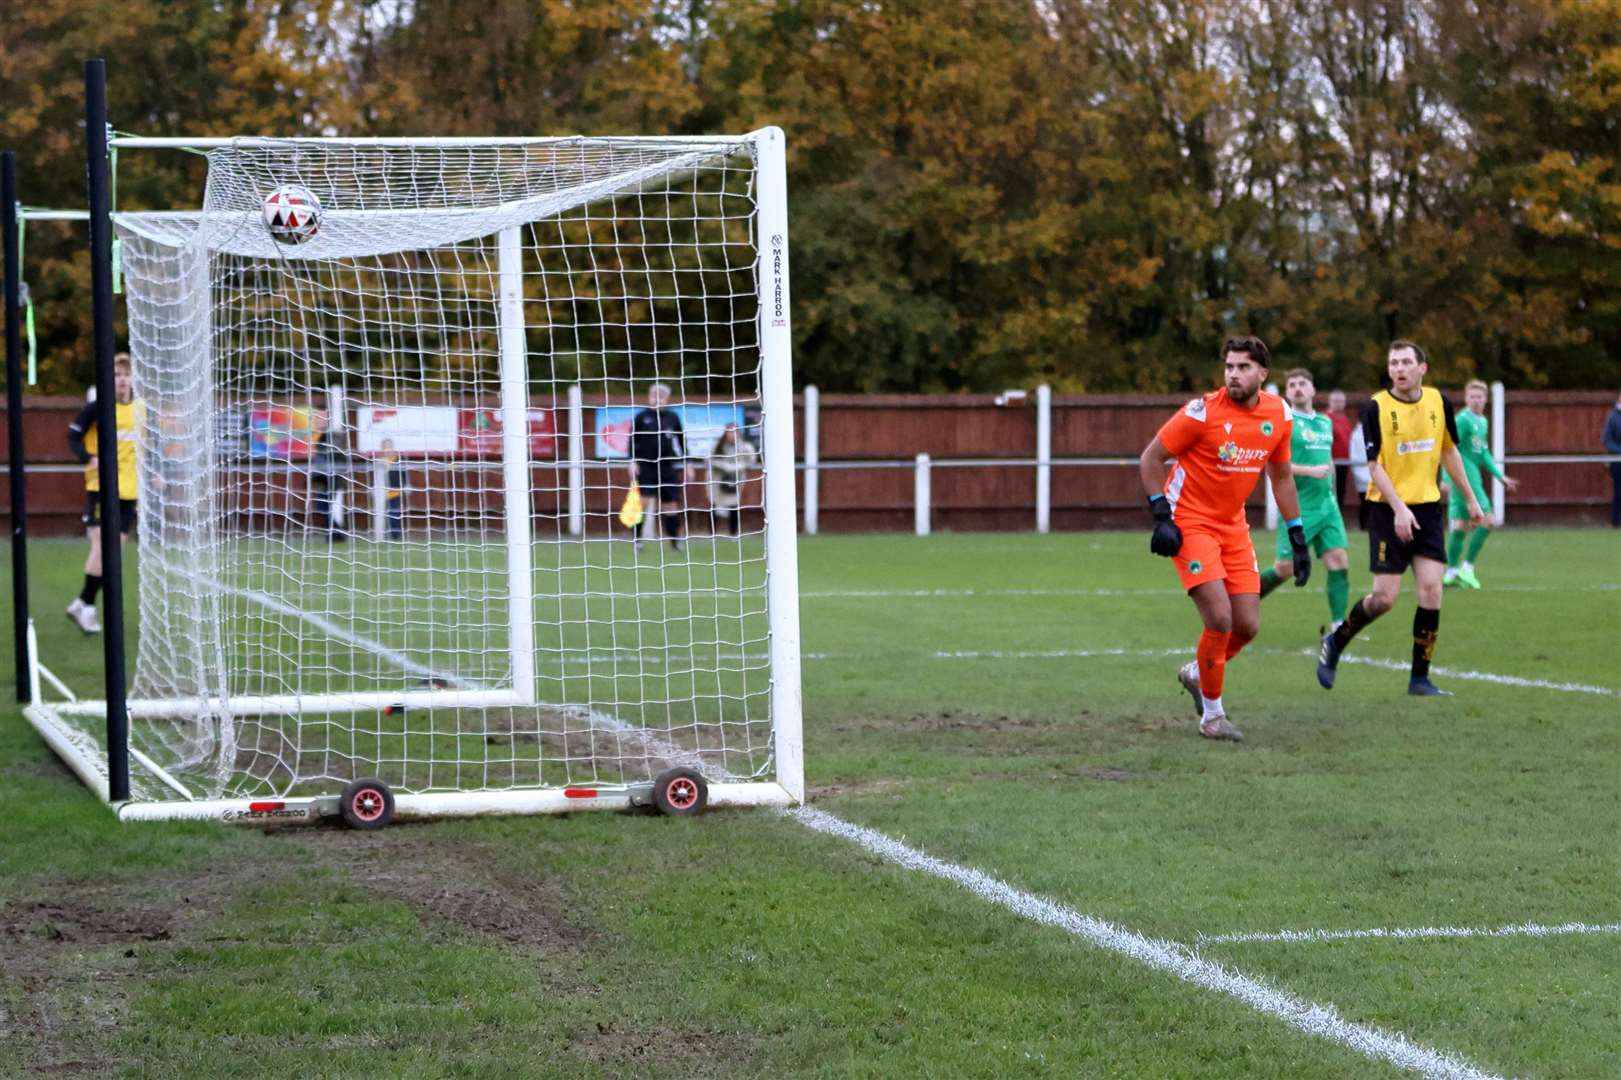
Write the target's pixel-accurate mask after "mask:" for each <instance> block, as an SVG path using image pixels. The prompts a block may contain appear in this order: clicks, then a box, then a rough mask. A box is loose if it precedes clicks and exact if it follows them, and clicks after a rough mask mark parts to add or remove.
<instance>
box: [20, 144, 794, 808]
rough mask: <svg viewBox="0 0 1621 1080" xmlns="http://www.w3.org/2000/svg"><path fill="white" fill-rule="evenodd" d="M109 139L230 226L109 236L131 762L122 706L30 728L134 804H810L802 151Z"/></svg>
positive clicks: (207, 215)
mask: <svg viewBox="0 0 1621 1080" xmlns="http://www.w3.org/2000/svg"><path fill="white" fill-rule="evenodd" d="M111 145H113V146H116V147H118V148H119V149H120V150H121V151H122V152H123V153H124V155H125V161H126V162H127V161H128V160H130V157H129V155H131V154H133V153H137V152H142V153H144V152H150V151H154V150H161V149H164V148H184V149H187V150H192V151H201V152H203V153H206V155H207V157H208V179H207V187H206V191H205V192H204V194H203V196H202V198H201V200H200V202H201V205H200V207H199V208H198V209H196V210H195V211H185V212H179V213H176V212H168V213H143V212H114V213H112V214H111V215H110V217H111V225H112V230H113V233H112V234H113V236H115V237H116V246H115V251H116V258H117V262H118V264H119V267H118V268H119V271H120V273H121V278H122V287H123V293H124V297H125V302H126V305H127V306H126V313H127V322H128V327H129V351H130V353H131V355H132V360H133V368H134V398H135V401H134V415H135V417H136V419H135V426H136V431H135V433H134V438H135V442H136V445H137V462H138V473H139V488H140V499H139V503H138V505H139V519H138V520H139V525H138V530H137V535H138V545H137V547H136V552H135V557H134V558H133V559H131V560H129V563H130V568H129V570H128V571H127V573H126V575H125V577H126V580H127V582H128V585H127V591H128V592H129V594H130V595H131V597H132V598H133V603H132V607H133V609H134V611H135V613H136V620H135V622H136V626H135V628H134V629H133V633H134V637H135V641H134V642H133V643H132V646H131V648H130V655H131V657H132V658H133V662H132V665H131V669H132V670H131V678H130V686H129V690H128V693H127V695H126V696H125V698H124V700H123V702H122V704H123V709H122V710H120V712H121V713H122V714H125V715H127V717H128V742H127V747H121V746H116V745H110V744H109V739H108V736H107V735H106V734H105V731H106V730H107V729H108V728H109V727H111V725H108V724H107V718H108V717H109V715H110V714H112V712H113V710H110V709H109V706H108V701H107V700H106V699H105V698H103V699H102V700H77V701H76V700H62V699H61V696H60V695H58V698H57V699H56V700H51V701H40V700H36V701H35V702H34V703H33V704H31V705H30V706H29V708H28V709H27V710H26V714H27V715H28V717H29V719H30V720H31V722H32V723H33V724H34V725H35V726H36V727H37V728H38V729H39V730H40V731H41V733H42V734H43V735H44V736H45V738H46V739H47V740H48V741H49V742H50V744H51V745H52V746H53V748H54V749H56V751H57V752H58V753H59V754H61V755H62V756H63V757H64V758H65V759H66V760H67V761H68V762H69V764H70V765H72V767H73V768H74V769H75V770H76V771H77V772H78V773H79V775H80V776H81V777H82V778H83V779H84V780H85V781H86V782H87V783H88V784H89V785H90V786H91V787H92V788H93V789H95V790H96V791H97V792H98V793H99V794H100V795H101V797H102V798H103V799H107V800H108V801H110V802H113V803H114V805H115V808H116V809H117V811H118V813H119V815H120V816H121V817H122V818H124V819H151V818H171V817H174V818H215V819H224V820H264V819H269V818H276V819H281V818H287V817H317V816H322V815H324V814H327V813H330V812H332V810H333V804H334V803H335V797H336V794H337V792H338V791H339V790H340V789H341V788H342V787H343V786H344V785H345V784H347V783H349V782H351V781H354V780H356V779H359V778H362V777H365V778H377V779H379V780H381V781H383V782H385V783H386V784H387V785H388V786H389V787H390V788H391V789H392V791H393V793H394V797H395V809H396V813H398V814H400V815H402V816H404V815H413V814H476V813H491V812H502V813H506V812H511V813H523V812H537V811H561V810H579V809H584V808H594V807H616V806H624V805H627V804H629V803H634V802H640V801H642V797H643V796H644V795H645V789H646V788H647V786H648V785H649V784H650V782H651V780H652V778H653V777H654V776H655V775H657V774H658V773H660V772H661V771H662V770H664V769H668V768H670V767H672V766H684V767H687V768H691V769H695V770H697V771H698V772H700V773H702V774H703V775H704V777H705V779H706V780H707V781H708V792H709V802H710V804H711V805H727V804H732V805H766V804H770V805H788V804H792V803H795V802H799V801H802V800H803V797H804V779H803V751H802V739H801V715H800V714H801V699H800V668H799V663H800V658H799V610H798V584H797V579H798V570H797V555H796V528H795V524H796V511H795V489H794V460H793V452H794V451H793V445H794V444H793V391H792V381H791V357H790V324H789V317H788V244H787V236H788V221H787V198H786V181H785V164H784V152H783V150H784V147H783V135H782V132H781V131H780V130H778V129H776V128H766V129H763V130H760V131H756V132H752V133H749V134H746V135H738V136H725V137H713V136H712V137H701V138H679V137H669V138H662V137H661V138H651V137H639V138H628V137H607V138H590V137H571V138H522V139H460V138H458V139H275V138H265V137H241V138H234V139H153V138H137V137H120V138H114V139H112V140H111ZM92 168H93V166H92ZM290 186H296V187H297V188H299V189H303V190H305V191H307V192H308V193H309V194H310V195H311V196H312V197H313V199H314V200H315V202H316V204H317V205H318V208H319V210H318V214H317V217H316V223H315V226H314V227H313V228H311V229H309V230H307V234H306V235H302V236H299V237H295V238H291V239H290V238H289V237H287V236H286V235H273V234H272V232H271V229H270V228H269V227H268V226H267V224H266V218H265V214H264V203H265V200H266V197H267V195H269V193H271V192H272V191H279V190H287V189H288V188H289V187H290ZM655 385H657V386H658V387H660V388H661V390H663V391H664V392H665V393H667V394H668V397H669V403H668V405H667V406H665V408H664V410H663V411H661V412H657V413H654V414H652V417H651V419H652V420H653V422H654V425H655V426H654V428H653V429H652V431H653V434H652V436H648V435H647V434H646V432H645V430H644V429H643V425H642V420H646V419H649V417H647V416H641V417H640V419H638V415H639V413H640V411H641V410H642V408H643V407H644V406H645V404H646V403H647V401H648V398H649V391H650V390H651V389H652V388H653V387H654V386H655ZM669 417H673V418H674V419H675V420H677V421H679V422H680V425H681V434H680V435H679V436H674V437H672V434H671V432H670V431H669V426H668V424H667V423H665V421H666V419H667V418H669ZM593 423H594V424H595V427H594V428H593V427H592V425H593ZM660 425H663V426H662V427H661V426H660ZM582 426H583V429H584V430H581V428H582ZM633 426H634V427H635V429H636V430H635V432H634V433H633V431H632V428H633ZM661 431H663V435H662V436H661V435H660V432H661ZM652 445H656V446H657V448H658V449H657V452H656V453H657V458H658V460H656V461H650V460H645V458H646V448H647V447H648V446H652ZM722 459H723V460H722ZM717 462H719V464H717ZM727 462H732V463H739V471H738V472H736V473H735V474H731V473H728V471H727V470H726V469H724V468H721V467H720V466H721V465H724V464H726V463H727ZM728 475H733V476H734V479H733V480H730V481H728V480H726V479H725V478H726V477H727V476H728ZM633 476H634V477H635V486H637V487H639V488H640V489H641V490H642V493H643V495H644V496H645V497H646V498H647V499H648V500H650V501H649V502H648V510H649V511H650V512H649V513H647V514H646V515H645V516H644V520H643V522H642V524H641V525H640V526H639V527H638V529H637V531H635V532H634V533H633V532H632V530H631V529H630V528H629V527H627V526H625V525H623V524H622V523H621V521H620V518H619V511H620V509H621V504H622V502H623V500H624V497H625V495H626V493H627V491H628V490H629V489H630V488H631V487H632V477H633ZM717 476H719V477H721V478H722V479H721V480H720V481H717V480H716V477H717ZM736 477H740V479H739V478H736ZM728 484H729V485H730V486H727V485H728ZM651 500H657V501H656V502H655V501H651ZM653 510H656V511H657V513H656V514H654V513H652V512H651V511H653ZM710 511H713V512H710ZM107 630H108V632H109V633H113V632H116V628H114V627H108V628H107ZM39 659H40V658H39V657H38V656H37V652H36V654H35V656H34V658H33V662H34V663H35V664H36V665H39ZM126 751H127V755H128V757H127V769H128V776H129V789H130V797H129V799H128V800H120V799H114V798H112V797H111V796H110V789H109V786H108V776H109V765H108V763H109V761H117V759H118V758H119V756H120V755H121V754H123V753H125V752H126ZM113 771H114V774H116V768H115V769H114V770H113Z"/></svg>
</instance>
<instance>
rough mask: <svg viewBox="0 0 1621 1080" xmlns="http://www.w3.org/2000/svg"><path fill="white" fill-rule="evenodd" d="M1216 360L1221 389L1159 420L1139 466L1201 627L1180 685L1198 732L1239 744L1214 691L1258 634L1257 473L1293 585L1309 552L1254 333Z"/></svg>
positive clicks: (1276, 407) (1164, 545)
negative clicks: (1264, 478) (1253, 508)
mask: <svg viewBox="0 0 1621 1080" xmlns="http://www.w3.org/2000/svg"><path fill="white" fill-rule="evenodd" d="M1221 360H1222V366H1223V369H1224V378H1225V385H1224V386H1223V387H1222V388H1221V389H1220V390H1215V391H1212V392H1211V393H1208V394H1206V395H1204V396H1203V397H1199V398H1194V399H1193V400H1192V401H1190V402H1188V404H1187V405H1186V406H1184V407H1183V408H1182V409H1181V411H1179V412H1178V413H1177V414H1176V415H1175V416H1173V417H1171V419H1169V420H1167V421H1166V422H1165V425H1164V426H1163V427H1161V428H1160V430H1159V434H1157V435H1155V436H1154V440H1153V442H1150V443H1149V444H1148V447H1147V449H1145V450H1144V451H1143V452H1142V456H1141V458H1140V459H1139V469H1140V472H1141V476H1142V483H1143V489H1144V490H1145V491H1146V492H1147V493H1148V505H1149V507H1150V509H1151V510H1152V511H1153V514H1154V535H1153V539H1152V540H1151V541H1150V544H1149V547H1150V550H1152V551H1153V552H1154V554H1156V555H1163V556H1165V557H1167V558H1169V559H1171V560H1173V561H1174V562H1175V563H1176V569H1177V573H1178V574H1179V575H1180V576H1181V578H1182V585H1183V587H1184V588H1185V589H1186V590H1187V593H1188V596H1189V598H1190V599H1192V601H1193V606H1194V607H1195V608H1197V609H1198V611H1199V618H1200V619H1201V620H1202V621H1203V623H1204V632H1203V633H1202V634H1200V635H1199V645H1198V649H1197V652H1196V657H1197V658H1196V659H1195V660H1194V661H1193V662H1192V663H1190V664H1188V665H1186V666H1184V667H1183V668H1182V670H1181V671H1180V672H1179V673H1178V676H1177V677H1178V680H1179V681H1180V682H1181V684H1182V686H1183V688H1184V689H1186V690H1187V691H1188V693H1189V694H1191V695H1192V696H1193V701H1194V707H1195V709H1196V710H1197V712H1198V714H1199V734H1201V735H1203V736H1204V737H1205V738H1207V739H1230V740H1232V741H1234V742H1239V741H1242V740H1243V738H1244V735H1243V732H1241V731H1239V730H1238V728H1237V727H1235V726H1234V725H1233V723H1232V721H1231V720H1229V719H1228V717H1227V710H1226V706H1225V705H1224V704H1223V702H1222V689H1223V684H1224V682H1225V679H1226V673H1227V662H1228V661H1229V660H1231V659H1232V658H1233V657H1234V656H1237V655H1238V652H1239V650H1241V649H1243V647H1244V646H1245V645H1247V644H1249V642H1250V641H1251V640H1252V639H1253V638H1254V637H1255V635H1256V634H1257V633H1259V632H1260V628H1261V578H1260V573H1259V570H1258V568H1257V564H1256V561H1255V546H1254V545H1253V544H1252V543H1251V542H1250V531H1249V523H1248V522H1247V521H1246V520H1245V517H1244V502H1245V500H1246V499H1248V498H1249V496H1250V493H1251V492H1252V491H1254V490H1255V485H1256V482H1257V481H1259V480H1260V478H1261V470H1262V469H1265V470H1266V472H1267V473H1268V474H1269V475H1270V476H1271V477H1272V486H1273V489H1274V491H1275V493H1276V495H1277V501H1278V509H1279V510H1280V511H1281V512H1282V514H1283V516H1284V519H1285V526H1286V528H1287V530H1288V536H1289V548H1290V552H1291V555H1292V561H1293V564H1294V578H1295V584H1296V585H1304V584H1305V583H1306V580H1307V578H1308V577H1310V575H1311V556H1310V554H1309V553H1308V551H1307V549H1306V536H1305V531H1304V529H1303V527H1302V524H1301V520H1300V500H1299V496H1298V495H1297V494H1296V492H1295V482H1294V477H1293V475H1292V474H1291V472H1290V469H1289V437H1290V434H1291V420H1290V415H1289V410H1288V409H1287V408H1285V407H1284V404H1283V399H1282V398H1279V397H1278V396H1277V395H1276V394H1269V393H1266V392H1265V391H1263V390H1262V389H1261V384H1262V383H1264V382H1265V381H1266V373H1267V368H1268V367H1269V365H1270V364H1271V354H1270V352H1269V351H1268V349H1267V347H1266V344H1265V342H1263V341H1262V340H1261V339H1260V338H1258V337H1238V338H1229V339H1227V341H1226V342H1224V343H1223V344H1222V347H1221ZM1173 457H1174V458H1175V459H1176V462H1175V464H1174V465H1171V464H1170V462H1171V459H1172V458H1173ZM1168 466H1169V471H1168V472H1167V467H1168Z"/></svg>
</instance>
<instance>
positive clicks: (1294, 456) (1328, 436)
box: [1289, 409, 1339, 532]
mask: <svg viewBox="0 0 1621 1080" xmlns="http://www.w3.org/2000/svg"><path fill="white" fill-rule="evenodd" d="M1289 411H1290V413H1291V417H1292V419H1293V422H1294V433H1293V434H1292V435H1291V436H1290V439H1289V458H1290V460H1291V461H1293V462H1294V463H1295V464H1296V465H1332V464H1334V421H1332V420H1330V419H1329V418H1328V417H1327V416H1326V415H1324V414H1323V413H1310V414H1308V413H1303V412H1297V411H1295V410H1294V409H1290V410H1289ZM1295 490H1296V491H1298V492H1299V493H1300V516H1301V517H1302V518H1305V519H1306V521H1308V522H1310V521H1311V520H1312V519H1313V518H1316V517H1319V516H1321V515H1323V514H1337V513H1339V502H1338V500H1337V499H1335V498H1334V473H1333V471H1332V470H1330V471H1329V474H1328V475H1327V476H1325V477H1323V478H1322V479H1321V480H1319V479H1317V478H1316V477H1311V476H1296V477H1295ZM1309 531H1310V530H1308V532H1309Z"/></svg>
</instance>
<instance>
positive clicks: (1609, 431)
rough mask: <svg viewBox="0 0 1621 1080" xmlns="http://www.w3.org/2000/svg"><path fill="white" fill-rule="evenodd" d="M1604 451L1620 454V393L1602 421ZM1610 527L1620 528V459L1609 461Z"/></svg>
mask: <svg viewBox="0 0 1621 1080" xmlns="http://www.w3.org/2000/svg"><path fill="white" fill-rule="evenodd" d="M1604 452H1605V453H1607V454H1621V394H1618V395H1616V401H1615V408H1613V409H1611V410H1610V417H1609V419H1608V420H1606V421H1605V422H1604ZM1610 488H1611V491H1610V528H1612V529H1621V461H1612V462H1610Z"/></svg>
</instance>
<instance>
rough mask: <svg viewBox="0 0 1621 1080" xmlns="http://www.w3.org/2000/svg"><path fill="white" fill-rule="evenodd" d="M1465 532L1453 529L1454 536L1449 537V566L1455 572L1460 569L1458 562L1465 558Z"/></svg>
mask: <svg viewBox="0 0 1621 1080" xmlns="http://www.w3.org/2000/svg"><path fill="white" fill-rule="evenodd" d="M1463 535H1464V534H1463V530H1462V529H1453V530H1452V535H1451V536H1449V537H1447V565H1448V566H1450V567H1452V568H1453V569H1454V570H1456V569H1457V568H1458V560H1459V559H1461V558H1463Z"/></svg>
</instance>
